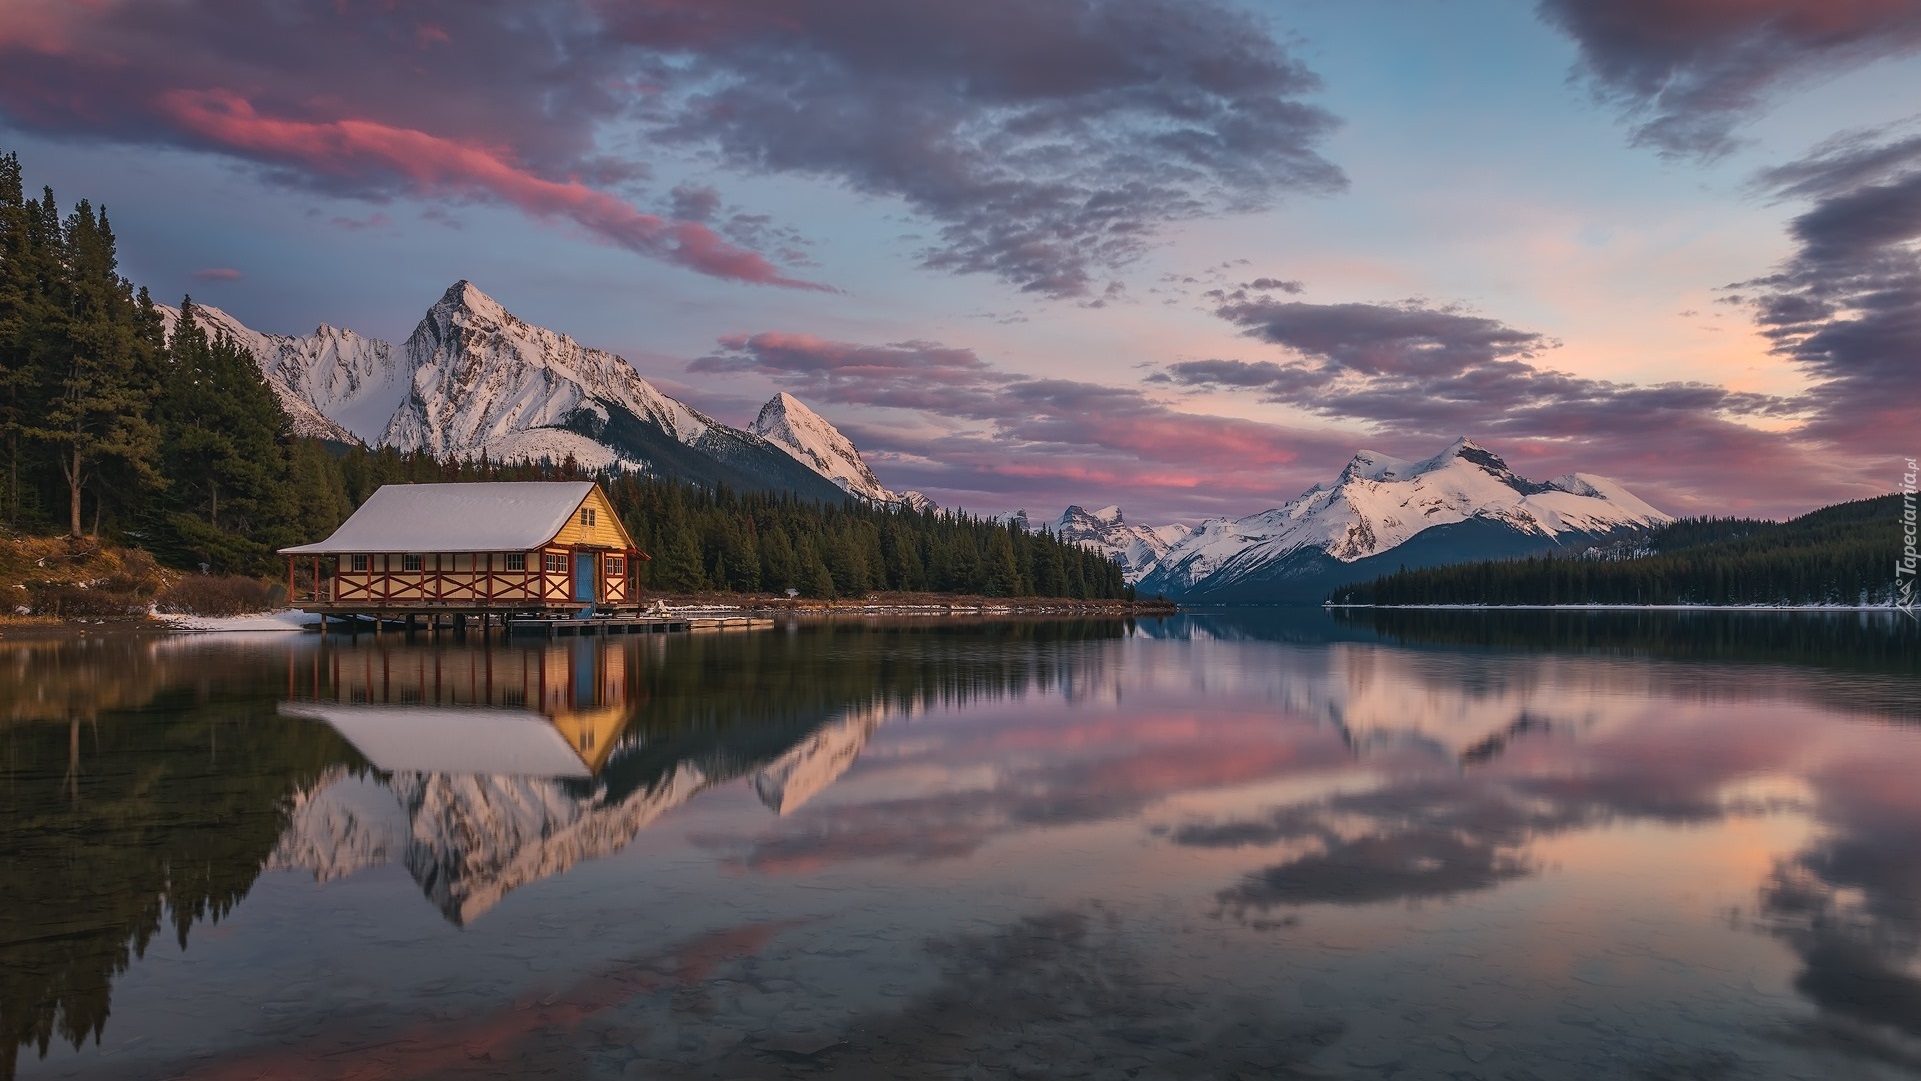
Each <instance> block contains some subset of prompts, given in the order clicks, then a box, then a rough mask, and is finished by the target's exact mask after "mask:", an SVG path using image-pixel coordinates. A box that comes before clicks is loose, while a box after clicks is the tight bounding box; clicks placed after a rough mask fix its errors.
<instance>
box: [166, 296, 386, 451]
mask: <svg viewBox="0 0 1921 1081" xmlns="http://www.w3.org/2000/svg"><path fill="white" fill-rule="evenodd" d="M154 306H155V307H156V308H158V309H159V310H160V321H161V325H162V326H163V327H164V328H165V330H166V333H167V335H168V336H169V337H171V336H172V335H173V331H174V327H176V326H178V325H179V323H180V309H178V308H175V307H172V306H170V305H166V304H156V305H154ZM193 312H194V319H195V320H197V321H198V322H199V323H200V325H201V326H202V327H203V328H205V329H206V331H207V333H209V334H212V335H218V334H225V335H226V336H227V337H229V338H232V339H233V341H234V344H236V345H239V346H241V347H242V348H244V349H246V350H247V351H248V352H249V353H252V354H253V356H254V361H255V362H256V363H257V364H259V365H260V374H261V375H262V376H264V377H265V378H266V381H267V386H269V387H271V388H272V389H273V392H274V396H275V397H277V398H279V399H280V407H281V409H283V410H285V411H286V413H287V419H288V421H289V422H290V424H291V425H292V428H293V434H295V435H298V436H305V437H308V438H311V439H331V440H334V441H336V442H341V443H354V442H361V441H362V440H361V439H360V438H359V437H357V436H356V435H355V434H354V432H353V431H352V430H350V429H349V428H348V427H347V426H346V425H344V424H342V423H341V422H339V421H337V420H335V419H333V418H332V417H329V416H328V415H327V414H326V412H325V411H323V410H322V409H321V408H320V407H319V406H318V405H316V404H315V402H314V400H313V398H311V397H310V396H309V395H308V394H307V393H306V392H305V391H304V390H302V389H298V384H299V383H301V382H304V381H305V380H306V377H307V375H308V372H309V367H310V366H309V365H304V364H300V363H298V361H295V362H294V363H289V360H290V359H291V358H299V357H303V356H307V355H312V356H315V357H316V358H317V357H318V356H319V355H321V354H322V353H323V352H325V350H324V349H323V348H319V347H315V346H314V345H313V343H315V342H317V340H318V339H321V338H322V336H323V335H325V334H327V333H328V332H330V331H332V330H333V328H332V327H327V326H322V327H321V328H320V329H319V330H316V331H315V332H314V333H313V334H311V335H308V336H306V337H301V338H294V337H289V336H287V335H285V334H262V333H260V332H259V331H257V330H254V329H253V328H252V327H249V326H247V325H246V324H245V323H242V322H241V321H240V320H238V319H235V318H234V317H233V316H231V315H229V314H227V313H226V312H224V311H221V310H220V309H219V308H216V307H213V306H211V305H208V304H195V305H194V306H193ZM357 340H358V341H362V342H369V341H370V339H365V338H360V339H357ZM372 344H377V345H380V346H382V347H383V348H384V349H385V351H386V352H389V353H390V352H391V351H392V347H391V346H388V345H387V343H385V342H378V343H372ZM338 353H339V351H338V350H337V349H336V350H335V351H334V355H335V356H336V357H337V356H338ZM311 368H312V369H314V370H318V369H319V368H320V364H318V363H314V364H312V365H311ZM295 370H297V371H298V372H299V376H298V377H297V378H294V379H289V378H288V375H289V373H290V372H293V371H295ZM383 423H384V420H383Z"/></svg>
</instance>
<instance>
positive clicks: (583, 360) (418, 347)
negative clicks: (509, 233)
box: [380, 281, 715, 465]
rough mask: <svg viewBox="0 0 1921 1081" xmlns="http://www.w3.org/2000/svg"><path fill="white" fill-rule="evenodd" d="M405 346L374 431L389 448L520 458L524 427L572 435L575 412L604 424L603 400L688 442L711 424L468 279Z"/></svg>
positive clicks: (614, 361)
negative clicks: (391, 403)
mask: <svg viewBox="0 0 1921 1081" xmlns="http://www.w3.org/2000/svg"><path fill="white" fill-rule="evenodd" d="M405 349H406V355H407V361H408V368H409V370H410V371H411V372H412V384H411V386H410V387H409V391H408V393H407V395H406V397H405V398H403V399H402V400H401V402H400V404H399V408H398V409H397V410H396V411H395V412H394V414H393V416H392V419H390V420H389V421H388V423H387V427H386V430H385V431H384V432H382V433H381V436H380V442H382V443H388V444H392V445H393V446H396V447H402V448H405V449H409V450H412V449H420V450H425V451H428V452H429V453H432V454H435V455H439V456H450V457H463V456H466V455H471V454H477V453H480V452H483V451H484V452H486V453H488V454H489V456H490V457H495V458H499V457H503V456H505V457H520V456H522V455H519V454H516V453H515V452H516V451H517V450H519V449H520V448H519V440H520V439H521V437H523V436H524V435H525V434H526V433H528V432H530V431H535V430H540V429H547V430H553V431H572V429H571V428H570V427H569V424H570V422H574V421H577V420H579V419H580V418H581V415H582V414H590V415H591V416H592V417H593V418H594V420H595V421H597V422H599V423H602V424H604V423H605V422H606V421H607V419H608V416H609V407H611V406H620V407H622V408H625V409H626V410H627V411H628V412H629V413H631V414H632V415H633V416H635V417H636V418H639V419H642V420H644V421H648V422H651V423H652V424H653V425H654V426H656V427H658V428H659V429H660V430H661V431H662V432H664V433H665V434H667V435H668V436H670V437H671V438H673V439H674V440H676V441H678V442H680V443H683V444H688V445H692V444H695V443H697V442H698V441H699V440H700V438H701V437H702V436H704V435H706V434H707V432H708V430H709V429H711V428H713V427H714V425H715V422H714V421H713V420H712V419H710V418H708V417H706V416H703V415H702V414H700V413H698V412H696V411H694V410H692V409H689V408H688V407H687V406H685V405H682V404H681V403H680V402H677V401H675V400H674V399H672V398H669V397H668V396H666V395H665V394H662V393H661V392H660V391H658V390H656V389H654V386H653V384H651V383H649V382H647V381H646V380H645V379H642V378H641V377H640V373H639V372H637V371H635V370H634V367H633V365H631V364H629V363H627V362H626V361H625V360H623V359H621V358H620V357H617V356H615V355H614V354H612V353H608V352H605V351H603V350H599V349H589V348H587V347H585V346H582V345H581V344H580V343H579V342H576V341H575V340H574V339H572V338H570V337H568V336H567V335H565V334H560V333H557V332H555V331H552V330H548V329H546V328H545V327H537V326H534V325H532V324H530V323H527V322H524V321H523V320H520V319H518V318H516V317H515V316H514V315H513V314H512V313H510V312H508V311H507V309H505V308H503V307H501V306H500V304H499V302H498V301H496V300H494V299H493V298H492V297H490V296H488V295H487V294H485V293H483V292H481V291H480V290H479V289H477V288H475V287H474V285H473V284H472V283H471V282H465V281H463V282H456V283H455V284H454V286H453V287H452V288H450V289H448V290H447V292H446V293H445V294H444V295H442V296H441V298H440V299H439V300H438V301H437V302H435V304H434V306H433V307H431V308H429V309H427V315H426V318H424V319H422V320H421V321H420V325H419V326H418V327H415V328H414V332H413V336H412V337H410V338H408V339H407V344H406V346H405ZM574 434H575V435H577V436H580V437H581V440H582V441H583V442H586V443H592V442H593V440H592V439H591V437H588V436H585V435H582V434H581V433H579V432H574ZM581 449H585V448H584V447H583V448H581ZM608 451H613V454H612V457H613V459H614V460H620V459H622V458H623V457H624V456H623V455H621V454H620V453H619V452H618V451H617V450H613V448H604V449H600V450H599V451H598V453H597V454H596V457H603V456H606V455H607V454H608ZM590 453H593V452H590ZM629 461H630V462H631V459H629ZM586 464H591V465H603V464H610V463H608V462H605V461H592V462H588V463H586Z"/></svg>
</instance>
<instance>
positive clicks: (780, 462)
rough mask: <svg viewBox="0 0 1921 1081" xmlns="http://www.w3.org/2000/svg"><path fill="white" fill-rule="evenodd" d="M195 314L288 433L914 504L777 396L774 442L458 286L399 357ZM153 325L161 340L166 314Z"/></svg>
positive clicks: (796, 405) (333, 338)
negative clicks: (238, 358) (225, 341)
mask: <svg viewBox="0 0 1921 1081" xmlns="http://www.w3.org/2000/svg"><path fill="white" fill-rule="evenodd" d="M195 310H196V312H197V313H198V317H199V318H200V319H201V321H202V322H203V323H205V324H206V325H207V326H208V327H209V328H210V329H212V330H215V331H218V332H224V333H226V334H227V335H229V336H231V337H232V338H233V339H234V340H235V341H236V342H238V343H240V344H241V345H243V346H244V347H246V348H247V349H248V350H249V351H250V352H251V353H252V354H253V355H254V358H255V360H256V361H257V362H258V363H259V365H260V371H261V374H262V375H263V376H265V377H266V380H267V383H268V384H269V385H270V386H271V387H272V388H273V390H274V393H275V394H276V395H278V396H279V398H280V401H281V404H282V406H283V407H284V408H285V409H286V411H287V414H288V416H289V418H290V419H291V420H292V423H293V429H294V432H295V434H297V435H303V436H313V437H316V438H321V439H330V440H335V441H338V442H343V443H353V442H358V443H365V444H369V445H375V444H384V445H388V446H393V447H396V448H398V449H401V450H425V451H428V452H430V453H433V454H435V455H437V456H445V457H453V458H466V457H479V456H480V455H482V454H485V455H486V456H487V457H489V458H490V459H493V460H496V461H520V460H540V459H548V460H551V461H556V462H558V461H562V460H564V459H566V458H568V457H570V456H571V457H572V458H573V459H574V460H575V461H577V462H579V463H580V464H581V465H583V466H587V467H589V468H600V467H605V466H613V465H620V466H626V467H629V468H634V469H639V470H642V471H646V472H650V473H654V474H657V475H663V476H673V477H679V478H682V479H685V480H691V481H695V482H698V483H705V484H714V483H722V484H727V485H729V486H731V487H735V488H741V489H750V490H752V489H758V490H768V489H775V490H787V491H793V492H796V493H799V494H801V495H803V496H806V497H808V498H814V499H823V500H837V499H842V498H845V496H846V495H849V494H851V495H855V496H859V497H861V498H866V499H879V500H885V501H891V502H900V503H904V504H906V505H910V506H912V505H920V504H922V503H924V498H925V497H922V496H919V494H918V493H912V492H908V493H900V494H896V493H892V492H889V491H888V490H887V489H886V488H885V487H884V486H883V485H881V483H880V481H879V479H878V478H876V477H874V476H873V471H872V470H870V469H868V468H867V466H866V463H865V462H862V461H861V460H860V456H859V453H858V452H857V451H855V450H854V449H853V444H852V443H851V442H849V441H848V440H847V438H846V436H844V435H842V434H841V433H840V432H839V431H838V430H837V429H835V428H834V426H833V425H831V424H829V423H828V422H827V421H826V420H824V419H823V418H821V417H820V416H819V414H816V413H814V412H813V411H812V410H810V409H808V408H807V407H806V406H805V405H802V404H801V403H800V402H799V401H798V399H794V398H792V396H791V395H785V394H783V395H780V396H779V397H777V398H776V399H775V400H774V401H773V402H770V403H768V406H769V409H772V410H773V413H772V414H769V411H768V409H763V410H762V415H763V418H765V419H766V420H767V423H768V427H769V430H771V431H775V432H776V433H777V434H779V435H781V436H782V437H783V438H782V439H781V440H780V441H775V440H771V439H768V438H764V437H763V436H761V435H759V434H756V433H754V432H749V431H743V430H741V429H738V428H733V427H730V426H728V425H725V424H722V423H720V422H719V421H717V420H715V419H714V418H712V417H709V416H707V415H706V414H704V413H701V412H700V411H699V410H696V409H693V408H691V407H689V406H687V405H686V404H684V403H682V402H680V401H677V400H675V399H674V398H672V397H670V396H668V395H666V394H663V393H662V392H661V391H660V390H659V389H658V388H656V387H655V386H654V385H653V384H652V383H649V382H648V381H647V380H646V379H644V378H642V377H641V375H640V373H639V372H638V371H636V370H635V369H634V366H633V365H632V364H630V363H628V362H627V361H626V360H625V359H623V358H622V357H620V356H617V355H615V354H613V353H609V352H606V351H605V350H601V349H594V348H591V347H588V346H583V345H581V344H580V343H579V342H577V341H575V340H574V339H573V338H571V337H569V336H568V335H566V334H562V333H559V332H557V331H553V330H549V329H547V328H545V327H538V326H534V325H533V324H531V323H528V322H526V321H524V320H522V319H519V318H517V317H516V316H514V315H513V314H512V313H511V312H509V311H507V309H506V308H505V307H503V306H502V305H501V304H500V303H499V302H498V301H496V300H494V299H493V298H492V297H489V296H488V295H487V294H485V293H483V292H481V291H480V289H478V288H477V287H475V286H474V285H473V283H471V282H466V281H461V282H456V283H455V284H454V285H453V286H452V287H451V288H449V289H448V290H447V291H446V293H444V294H443V295H442V296H441V298H440V299H439V300H438V301H436V302H435V303H434V305H433V307H431V308H429V309H428V311H427V314H426V316H425V317H424V318H422V319H421V321H420V324H419V325H418V326H417V327H415V329H414V332H413V334H412V335H411V336H409V337H408V339H407V341H406V342H405V343H403V344H401V345H400V346H398V347H396V346H394V345H392V344H390V343H388V342H384V341H380V340H378V339H375V338H366V337H362V336H360V335H358V334H355V333H354V332H353V331H351V330H342V329H340V328H336V327H332V326H328V325H324V324H323V325H322V326H320V327H319V328H317V329H316V330H315V331H314V332H313V333H312V334H307V335H300V336H293V335H282V334H263V333H261V332H259V331H256V330H253V329H252V328H250V327H248V326H246V325H245V324H243V323H241V322H240V321H239V320H238V319H235V318H234V317H233V316H231V315H229V314H228V313H226V312H224V311H221V310H220V309H218V308H213V307H209V306H204V305H196V306H195ZM162 316H163V318H164V319H165V320H166V322H167V327H168V330H169V332H171V330H172V327H173V325H174V322H175V321H176V320H177V319H178V318H179V313H178V311H177V310H175V309H171V308H164V307H163V308H162ZM788 403H791V405H789V404H788ZM789 415H791V416H792V418H793V419H792V420H791V421H790V422H789V423H786V424H784V425H783V424H782V423H781V418H782V417H785V416H789Z"/></svg>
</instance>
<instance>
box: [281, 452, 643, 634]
mask: <svg viewBox="0 0 1921 1081" xmlns="http://www.w3.org/2000/svg"><path fill="white" fill-rule="evenodd" d="M280 551H281V554H283V555H285V556H286V557H287V582H288V590H289V592H290V593H291V594H292V596H293V598H294V603H295V604H297V605H299V606H300V607H302V608H304V609H306V610H307V611H309V612H321V613H326V614H330V615H331V614H340V615H345V614H348V613H356V614H364V615H374V616H389V615H391V616H404V617H407V618H408V620H409V624H410V625H411V620H412V616H413V615H416V614H426V615H436V614H452V615H455V616H465V615H482V616H484V615H487V614H489V613H494V614H503V615H504V614H509V613H517V612H541V611H559V610H568V611H574V610H578V609H581V608H583V607H585V606H588V605H593V606H596V607H598V608H602V609H609V608H611V609H619V608H633V607H636V606H637V605H638V603H639V591H638V590H637V589H636V588H635V586H634V582H633V573H634V570H635V567H634V561H635V560H636V559H647V558H648V556H647V555H646V554H645V553H643V552H641V551H640V550H639V549H637V548H635V547H634V541H633V538H632V537H630V536H628V534H627V529H626V527H625V526H623V525H621V523H620V518H619V516H617V515H616V514H615V513H614V509H613V506H612V504H610V503H609V502H608V501H607V495H606V493H605V492H602V491H601V490H600V486H599V485H597V484H593V483H591V482H588V481H512V482H492V483H473V484H388V485H384V486H383V487H381V489H380V490H379V491H377V492H375V493H374V494H373V495H372V496H371V497H370V498H369V499H368V500H367V502H366V503H364V504H362V505H361V507H360V509H359V510H357V511H355V512H354V513H353V516H352V517H351V518H348V519H347V520H346V521H345V522H343V523H341V525H340V528H339V529H336V530H334V534H333V536H331V537H328V538H327V539H326V540H324V541H320V542H319V543H316V544H302V545H297V546H295V547H292V548H282V549H281V550H280ZM299 572H305V573H299Z"/></svg>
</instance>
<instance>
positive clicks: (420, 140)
mask: <svg viewBox="0 0 1921 1081" xmlns="http://www.w3.org/2000/svg"><path fill="white" fill-rule="evenodd" d="M156 104H157V106H158V109H159V112H160V113H161V115H162V116H164V117H166V118H167V119H169V120H171V121H172V122H174V123H176V124H178V125H180V126H181V127H182V128H183V129H185V130H186V131H187V132H189V133H191V134H194V135H197V136H199V137H200V138H202V139H205V140H208V141H210V142H212V143H213V144H215V145H217V146H219V147H221V148H222V149H225V150H228V151H232V152H236V153H241V154H245V155H247V156H249V157H254V158H258V159H264V160H269V161H273V162H277V163H282V164H288V165H297V166H299V167H301V168H303V169H306V170H309V171H311V172H313V173H316V174H320V175H332V176H343V177H345V176H355V175H359V174H362V173H365V172H368V171H378V172H384V173H389V174H393V175H396V176H398V177H400V178H402V179H404V180H405V181H406V182H408V183H409V184H410V185H411V186H412V187H413V188H414V190H415V191H416V192H418V193H419V194H422V195H430V196H438V197H443V198H444V197H452V198H458V199H471V200H478V201H497V202H503V203H507V204H509V205H511V206H514V207H516V208H518V209H519V210H521V211H522V212H524V213H526V214H529V215H531V216H533V217H535V218H537V219H541V220H545V221H554V220H565V221H570V222H572V223H573V224H575V225H577V226H579V227H580V228H581V229H583V230H584V231H585V232H586V233H587V234H588V235H589V236H590V237H593V238H594V239H596V240H599V241H601V242H603V243H607V244H612V245H614V246H616V247H621V248H626V249H627V250H629V251H633V252H638V253H640V254H642V255H648V256H652V257H655V258H659V259H663V260H666V261H667V262H670V263H675V264H678V265H680V266H684V267H687V268H689V269H691V270H696V271H699V272H700V273H702V274H709V275H712V276H714V277H717V278H725V279H728V280H731V281H740V282H749V283H752V284H756V285H780V286H787V287H790V288H799V289H825V288H826V287H825V286H822V285H819V284H816V283H813V282H806V281H801V280H798V279H795V278H789V277H786V276H784V275H782V274H781V273H780V270H779V269H778V268H777V267H775V266H774V265H773V264H772V263H769V262H768V261H767V260H766V259H765V258H763V257H761V256H760V255H758V254H756V253H754V252H751V251H747V250H745V249H743V248H737V247H735V246H733V245H732V244H729V243H727V241H725V240H723V239H721V237H720V235H719V234H717V233H715V232H714V231H713V230H712V229H709V228H708V227H707V226H705V225H701V224H699V223H697V222H685V221H671V220H669V219H666V218H662V217H658V216H656V215H653V214H645V213H642V212H640V211H638V210H635V209H634V208H633V207H632V206H631V205H629V204H628V203H626V202H625V201H623V200H621V199H618V198H616V197H614V196H612V195H609V194H607V193H606V192H603V191H597V190H595V189H593V188H589V187H587V186H586V185H584V184H581V183H579V182H577V181H567V182H564V183H563V182H560V181H554V180H548V179H545V178H543V177H539V176H535V175H534V174H532V173H530V172H527V171H526V170H525V169H522V168H520V167H518V166H516V165H514V164H512V163H510V162H509V161H508V160H507V158H508V154H507V152H506V151H504V150H502V149H498V148H492V147H481V146H477V145H474V144H471V143H462V142H457V141H455V140H451V139H445V138H441V137H439V136H436V135H431V134H429V133H427V132H424V131H418V130H414V129H411V128H402V127H395V126H392V125H388V124H383V123H379V122H377V121H372V120H360V119H353V118H347V119H340V120H329V121H307V120H292V119H283V118H276V117H270V116H264V115H261V114H260V113H259V112H257V111H256V110H255V109H254V107H253V105H252V103H251V102H249V101H248V100H247V99H246V98H244V97H242V96H240V95H239V94H235V93H232V92H230V91H224V90H171V91H167V92H166V93H164V94H162V95H161V96H160V98H159V100H158V101H157V103H156Z"/></svg>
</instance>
